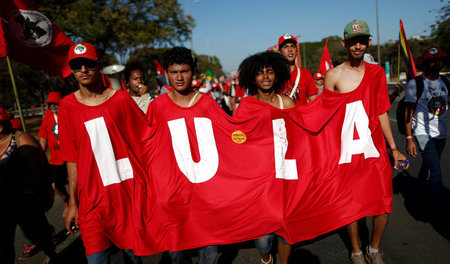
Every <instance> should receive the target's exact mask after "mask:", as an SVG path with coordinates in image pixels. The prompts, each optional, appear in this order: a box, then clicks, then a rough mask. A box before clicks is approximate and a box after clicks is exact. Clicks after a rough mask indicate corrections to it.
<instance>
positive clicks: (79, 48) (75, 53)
mask: <svg viewBox="0 0 450 264" xmlns="http://www.w3.org/2000/svg"><path fill="white" fill-rule="evenodd" d="M78 58H85V59H89V60H93V61H97V60H98V59H99V56H98V53H97V50H96V49H95V47H94V45H92V44H90V43H87V42H84V41H81V42H78V43H77V44H75V45H73V46H72V47H71V48H70V51H69V62H70V61H71V60H73V59H78Z"/></svg>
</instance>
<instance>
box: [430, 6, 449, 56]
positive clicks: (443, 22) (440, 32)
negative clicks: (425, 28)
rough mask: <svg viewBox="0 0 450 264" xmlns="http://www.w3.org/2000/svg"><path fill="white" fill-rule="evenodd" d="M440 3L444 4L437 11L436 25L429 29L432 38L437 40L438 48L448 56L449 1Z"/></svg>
mask: <svg viewBox="0 0 450 264" xmlns="http://www.w3.org/2000/svg"><path fill="white" fill-rule="evenodd" d="M441 2H446V3H445V4H444V6H443V7H442V8H441V9H440V10H439V11H438V14H439V15H438V17H437V21H436V25H433V26H432V27H431V28H432V36H433V37H435V38H436V39H437V40H438V41H437V42H438V43H437V44H438V45H439V47H441V48H442V50H443V51H444V52H445V53H447V54H448V53H449V52H450V19H449V17H450V1H443V0H441Z"/></svg>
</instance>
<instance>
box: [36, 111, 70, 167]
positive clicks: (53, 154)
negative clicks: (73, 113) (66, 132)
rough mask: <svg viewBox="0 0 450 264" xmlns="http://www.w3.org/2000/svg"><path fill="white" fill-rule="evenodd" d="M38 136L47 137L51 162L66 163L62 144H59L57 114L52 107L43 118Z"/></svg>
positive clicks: (54, 163) (56, 163) (53, 163)
mask: <svg viewBox="0 0 450 264" xmlns="http://www.w3.org/2000/svg"><path fill="white" fill-rule="evenodd" d="M38 136H39V137H41V138H45V139H47V145H48V149H49V150H50V164H52V165H62V164H64V161H63V158H62V152H61V146H60V144H59V129H58V124H57V122H56V120H55V114H53V112H52V111H51V110H50V109H47V111H45V115H44V119H43V120H42V124H41V128H40V129H39V134H38Z"/></svg>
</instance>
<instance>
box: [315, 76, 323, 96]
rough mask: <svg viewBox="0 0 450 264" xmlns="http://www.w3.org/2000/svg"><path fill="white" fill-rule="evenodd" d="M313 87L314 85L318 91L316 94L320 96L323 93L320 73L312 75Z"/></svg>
mask: <svg viewBox="0 0 450 264" xmlns="http://www.w3.org/2000/svg"><path fill="white" fill-rule="evenodd" d="M313 79H314V85H316V87H317V89H318V94H321V93H322V91H323V75H322V74H321V73H320V72H317V73H316V74H314V77H313Z"/></svg>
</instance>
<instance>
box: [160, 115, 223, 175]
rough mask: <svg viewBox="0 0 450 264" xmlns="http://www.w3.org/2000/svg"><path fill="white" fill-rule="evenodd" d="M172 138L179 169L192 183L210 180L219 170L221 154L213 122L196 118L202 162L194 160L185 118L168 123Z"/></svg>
mask: <svg viewBox="0 0 450 264" xmlns="http://www.w3.org/2000/svg"><path fill="white" fill-rule="evenodd" d="M167 123H168V125H169V130H170V135H171V137H172V147H173V151H174V153H175V158H176V160H177V164H178V168H180V170H181V172H182V173H183V174H184V175H185V176H186V177H187V178H188V180H189V181H190V182H192V183H201V182H205V181H208V180H210V179H211V178H212V177H214V175H215V174H216V172H217V169H218V168H219V153H218V151H217V147H216V141H215V139H214V133H213V129H212V123H211V120H209V119H208V118H204V117H195V118H194V124H195V131H196V135H197V142H198V150H199V153H200V161H199V162H198V163H196V162H194V161H193V160H192V153H191V148H190V145H189V137H188V133H187V128H186V121H185V120H184V118H180V119H176V120H172V121H169V122H167Z"/></svg>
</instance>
